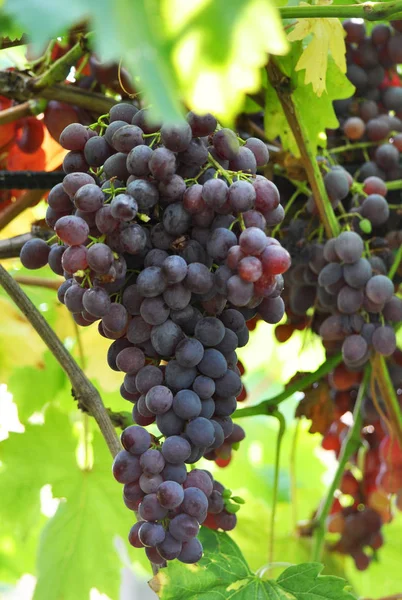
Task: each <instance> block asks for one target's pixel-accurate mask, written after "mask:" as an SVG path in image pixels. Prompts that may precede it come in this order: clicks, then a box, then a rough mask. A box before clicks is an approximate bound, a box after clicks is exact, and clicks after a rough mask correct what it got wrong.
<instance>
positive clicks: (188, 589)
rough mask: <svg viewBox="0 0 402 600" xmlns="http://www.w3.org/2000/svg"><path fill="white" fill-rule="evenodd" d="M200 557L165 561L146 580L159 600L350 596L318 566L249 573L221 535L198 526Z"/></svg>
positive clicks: (339, 599) (337, 599) (335, 599)
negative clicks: (272, 574) (268, 574)
mask: <svg viewBox="0 0 402 600" xmlns="http://www.w3.org/2000/svg"><path fill="white" fill-rule="evenodd" d="M200 539H201V542H202V544H203V547H204V552H205V554H204V557H203V558H202V559H201V561H200V562H199V564H198V566H195V565H183V564H180V563H178V562H172V563H169V565H168V567H167V569H164V570H162V571H160V572H159V573H158V575H156V576H155V577H154V578H153V579H152V581H151V587H152V589H154V590H155V591H156V592H157V593H158V595H159V597H160V598H161V600H196V599H197V600H200V599H202V600H204V599H205V600H218V599H221V600H225V599H227V600H229V599H231V600H249V599H250V598H254V599H255V600H301V599H302V598H303V600H318V598H328V600H330V599H331V600H353V598H354V596H352V595H351V594H350V593H349V592H348V591H347V590H346V589H345V585H346V582H345V580H344V579H341V578H339V577H332V576H321V575H320V572H321V570H322V565H320V564H317V563H304V564H301V565H297V566H295V567H289V568H288V569H286V571H284V572H283V573H282V574H281V575H280V576H279V578H278V579H277V580H276V581H275V580H269V579H261V578H260V577H258V576H256V575H254V574H253V572H252V571H251V570H250V568H249V566H248V565H247V563H246V561H245V560H244V557H243V556H242V554H241V552H240V550H239V548H238V547H237V546H236V544H235V543H234V542H233V541H232V540H231V539H230V537H229V536H228V535H226V534H225V533H217V532H213V531H210V530H208V529H206V528H203V530H202V532H201V536H200Z"/></svg>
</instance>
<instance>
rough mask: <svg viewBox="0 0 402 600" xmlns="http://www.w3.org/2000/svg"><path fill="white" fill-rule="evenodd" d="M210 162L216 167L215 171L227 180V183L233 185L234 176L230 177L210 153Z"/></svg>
mask: <svg viewBox="0 0 402 600" xmlns="http://www.w3.org/2000/svg"><path fill="white" fill-rule="evenodd" d="M208 162H209V163H211V165H212V166H214V167H215V169H216V170H217V172H218V173H220V174H221V175H223V177H224V178H225V179H226V181H227V182H228V183H229V184H230V185H231V184H232V183H233V179H232V176H231V175H229V173H228V172H227V171H226V169H224V168H223V167H222V165H220V164H219V163H218V161H217V160H215V159H214V157H213V156H212V154H211V153H210V152H208Z"/></svg>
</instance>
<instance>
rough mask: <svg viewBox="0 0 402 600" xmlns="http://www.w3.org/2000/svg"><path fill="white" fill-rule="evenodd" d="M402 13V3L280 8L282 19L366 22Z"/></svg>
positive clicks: (396, 0)
mask: <svg viewBox="0 0 402 600" xmlns="http://www.w3.org/2000/svg"><path fill="white" fill-rule="evenodd" d="M401 12H402V2H401V1H400V0H394V1H392V2H363V3H361V4H352V5H349V4H347V5H343V6H339V5H327V6H321V5H312V6H283V7H281V8H279V13H280V16H281V17H282V19H313V18H318V19H319V18H323V17H335V18H338V19H350V18H354V19H365V20H366V21H382V20H389V19H390V17H391V16H392V15H395V14H397V13H401Z"/></svg>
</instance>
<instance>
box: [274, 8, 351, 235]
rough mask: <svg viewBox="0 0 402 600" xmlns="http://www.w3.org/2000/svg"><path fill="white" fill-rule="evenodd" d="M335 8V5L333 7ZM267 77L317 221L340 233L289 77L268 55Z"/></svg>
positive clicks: (334, 233) (334, 232)
mask: <svg viewBox="0 0 402 600" xmlns="http://www.w3.org/2000/svg"><path fill="white" fill-rule="evenodd" d="M335 8H338V7H335ZM267 73H268V78H269V80H270V82H271V85H272V87H273V88H274V90H275V91H276V94H277V96H278V99H279V101H280V103H281V105H282V108H283V112H284V113H285V116H286V120H287V122H288V124H289V126H290V128H291V130H292V133H293V135H294V137H295V140H296V142H297V146H298V148H299V150H300V154H301V158H302V161H303V166H304V169H305V171H306V174H307V179H308V181H309V184H310V187H311V191H312V192H313V196H314V200H315V202H316V205H317V208H318V212H319V215H320V220H321V222H322V223H323V225H324V228H325V232H326V234H327V236H328V237H332V236H336V235H337V234H338V233H339V224H338V221H337V220H336V216H335V213H334V211H333V209H332V206H331V203H330V201H329V198H328V194H327V192H326V189H325V186H324V180H323V178H322V175H321V172H320V169H319V166H318V163H317V159H316V156H315V153H314V152H313V150H312V148H311V144H310V140H309V138H308V135H307V134H306V131H305V128H304V125H303V121H302V119H300V118H299V116H298V111H297V107H296V105H295V104H294V102H293V98H292V92H291V88H290V81H289V78H288V77H286V75H284V74H283V73H282V71H281V70H280V68H279V67H278V66H277V65H276V63H275V61H274V60H273V59H272V58H271V60H270V61H269V63H268V66H267Z"/></svg>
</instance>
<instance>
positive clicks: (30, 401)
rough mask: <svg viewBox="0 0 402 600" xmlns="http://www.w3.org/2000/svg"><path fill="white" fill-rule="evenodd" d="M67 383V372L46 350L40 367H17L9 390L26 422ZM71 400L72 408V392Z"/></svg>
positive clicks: (9, 384)
mask: <svg viewBox="0 0 402 600" xmlns="http://www.w3.org/2000/svg"><path fill="white" fill-rule="evenodd" d="M66 383H67V377H66V374H65V373H64V371H63V369H62V368H61V367H60V365H59V363H58V362H57V361H56V359H55V358H54V356H53V354H51V353H50V352H45V354H44V357H43V363H42V365H41V366H40V367H39V368H37V367H30V366H27V367H21V368H18V369H16V370H15V371H14V372H13V374H12V375H11V377H10V380H9V382H8V390H9V391H10V392H11V393H12V394H13V400H14V402H15V403H16V404H17V406H18V416H19V418H20V420H21V421H22V422H23V423H25V422H26V421H27V419H28V417H30V416H31V415H32V414H33V413H34V412H37V411H40V410H41V409H42V408H43V407H44V406H45V404H47V403H48V402H53V401H54V400H55V398H56V396H57V394H58V393H59V392H60V391H61V390H63V389H64V388H65V386H66ZM70 400H71V408H74V403H75V401H74V399H73V398H72V397H71V394H70Z"/></svg>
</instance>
